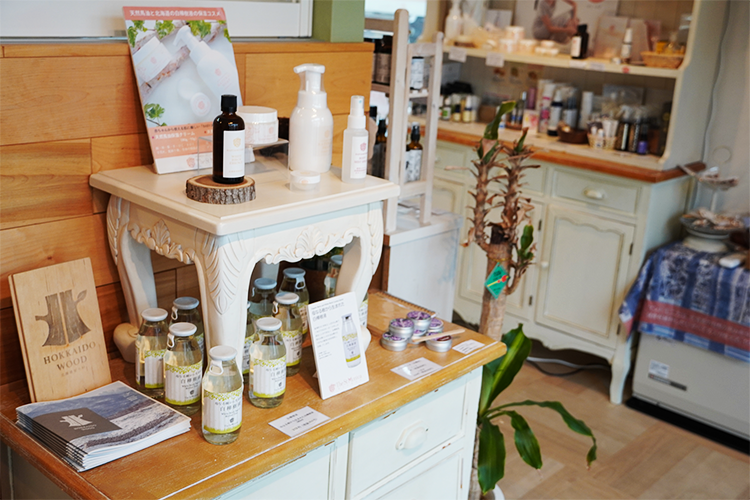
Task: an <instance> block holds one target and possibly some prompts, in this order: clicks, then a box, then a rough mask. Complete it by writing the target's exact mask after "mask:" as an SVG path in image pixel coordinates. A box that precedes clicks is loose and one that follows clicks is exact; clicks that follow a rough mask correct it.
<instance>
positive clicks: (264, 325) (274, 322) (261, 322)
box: [255, 318, 281, 332]
mask: <svg viewBox="0 0 750 500" xmlns="http://www.w3.org/2000/svg"><path fill="white" fill-rule="evenodd" d="M255 326H257V327H258V330H263V331H264V332H275V331H276V330H280V329H281V320H280V319H278V318H259V319H258V320H257V321H256V322H255Z"/></svg>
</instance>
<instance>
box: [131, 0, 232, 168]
mask: <svg viewBox="0 0 750 500" xmlns="http://www.w3.org/2000/svg"><path fill="white" fill-rule="evenodd" d="M123 13H124V17H125V25H126V28H127V37H128V45H129V46H130V53H131V56H132V59H133V68H134V70H135V76H136V80H137V84H138V93H139V95H140V97H141V107H142V109H143V115H144V118H145V120H146V128H147V132H148V140H149V143H150V144H151V153H152V154H153V156H154V165H155V168H156V173H159V174H165V173H170V172H180V171H184V170H197V169H198V168H199V167H198V157H197V153H198V138H199V137H203V136H209V135H211V134H212V122H213V120H214V118H215V117H216V116H218V115H219V113H220V112H221V96H222V94H234V95H236V96H237V103H238V106H241V105H242V96H241V95H240V84H239V75H238V73H237V65H236V63H235V59H234V50H233V49H232V43H231V41H230V38H229V32H228V31H227V22H226V16H225V15H224V9H221V8H199V7H193V8H180V7H124V8H123ZM201 142H202V143H205V146H207V147H210V143H209V142H206V141H201ZM201 152H204V151H201ZM206 152H207V151H206Z"/></svg>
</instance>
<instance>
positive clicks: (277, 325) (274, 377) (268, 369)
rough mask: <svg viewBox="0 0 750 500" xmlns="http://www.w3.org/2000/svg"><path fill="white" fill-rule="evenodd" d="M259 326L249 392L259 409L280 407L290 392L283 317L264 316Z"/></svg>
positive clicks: (258, 322)
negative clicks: (285, 395) (283, 334)
mask: <svg viewBox="0 0 750 500" xmlns="http://www.w3.org/2000/svg"><path fill="white" fill-rule="evenodd" d="M255 326H256V327H257V332H256V334H255V340H254V341H253V345H252V346H251V347H250V386H249V388H248V391H247V395H248V398H249V399H250V402H251V403H252V404H253V405H255V406H257V407H258V408H276V407H277V406H279V405H280V404H281V401H282V400H283V399H284V392H286V348H285V347H284V339H283V338H282V337H281V320H280V319H276V318H261V319H259V320H258V321H257V322H256V323H255Z"/></svg>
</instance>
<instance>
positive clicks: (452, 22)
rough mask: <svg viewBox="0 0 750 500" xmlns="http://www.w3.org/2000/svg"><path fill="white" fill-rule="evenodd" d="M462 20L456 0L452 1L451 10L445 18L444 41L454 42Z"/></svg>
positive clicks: (459, 32)
mask: <svg viewBox="0 0 750 500" xmlns="http://www.w3.org/2000/svg"><path fill="white" fill-rule="evenodd" d="M462 26H463V19H462V18H461V7H460V6H459V1H458V0H453V3H452V5H451V10H450V11H449V12H448V15H447V16H446V17H445V39H446V40H455V39H456V38H458V36H459V35H460V34H461V29H462Z"/></svg>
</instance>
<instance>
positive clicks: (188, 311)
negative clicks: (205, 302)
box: [170, 297, 206, 359]
mask: <svg viewBox="0 0 750 500" xmlns="http://www.w3.org/2000/svg"><path fill="white" fill-rule="evenodd" d="M199 305H200V301H199V300H198V299H196V298H195V297H177V298H176V299H174V301H173V302H172V315H171V316H170V318H171V323H172V324H174V323H191V324H193V325H195V341H196V342H198V345H199V346H200V348H201V353H202V355H203V359H206V339H205V333H204V328H203V317H202V316H201V310H200V309H199V308H198V306H199Z"/></svg>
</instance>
